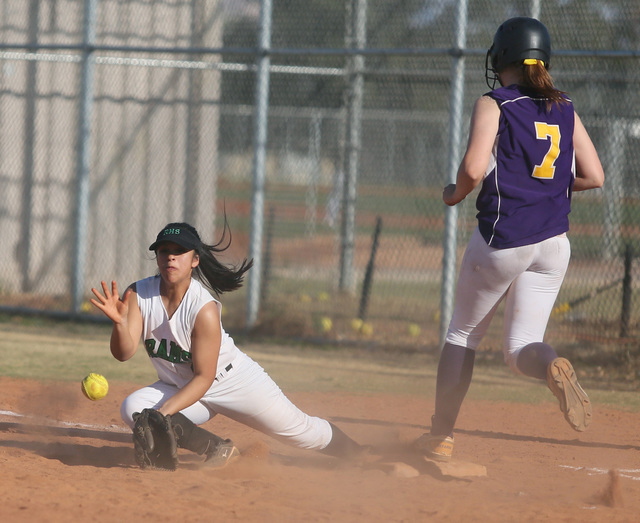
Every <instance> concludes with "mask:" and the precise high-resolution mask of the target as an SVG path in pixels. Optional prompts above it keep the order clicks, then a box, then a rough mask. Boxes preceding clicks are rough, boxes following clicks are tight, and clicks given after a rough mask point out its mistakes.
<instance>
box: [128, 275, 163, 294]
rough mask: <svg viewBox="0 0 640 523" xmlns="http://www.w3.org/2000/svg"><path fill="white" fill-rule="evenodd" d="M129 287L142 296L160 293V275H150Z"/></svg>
mask: <svg viewBox="0 0 640 523" xmlns="http://www.w3.org/2000/svg"><path fill="white" fill-rule="evenodd" d="M129 288H131V289H132V290H133V292H135V293H136V294H137V295H138V296H140V297H141V298H143V299H144V298H150V297H152V296H155V295H159V293H160V276H159V275H156V276H150V277H148V278H144V279H142V280H138V281H137V282H135V283H132V284H131V285H130V286H129Z"/></svg>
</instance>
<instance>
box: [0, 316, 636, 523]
mask: <svg viewBox="0 0 640 523" xmlns="http://www.w3.org/2000/svg"><path fill="white" fill-rule="evenodd" d="M4 320H5V321H3V322H2V323H0V333H1V336H0V338H1V339H0V354H1V356H2V360H3V369H2V372H1V377H0V393H1V395H2V396H1V397H2V398H3V400H2V403H1V404H0V410H1V411H2V412H0V463H2V469H3V475H2V479H0V486H2V487H3V488H1V489H0V492H1V494H0V518H2V520H4V521H17V520H20V521H40V520H44V519H46V520H48V521H70V520H72V521H75V520H85V519H91V520H93V521H105V522H110V521H119V520H122V519H124V518H126V519H130V518H133V517H136V518H144V519H153V520H154V521H175V520H176V519H179V520H181V521H212V520H232V521H233V520H243V521H418V520H430V521H460V520H463V519H464V520H466V521H487V520H489V519H490V520H492V521H513V520H515V519H517V520H519V521H543V520H551V519H553V520H562V521H602V520H604V519H605V518H606V519H608V520H611V521H635V520H637V514H638V510H640V469H639V468H638V467H637V466H636V464H637V461H638V451H639V450H640V443H639V441H638V436H637V434H638V432H639V429H640V417H639V413H640V403H639V402H638V397H637V393H636V392H635V391H630V390H618V388H617V387H616V386H615V383H612V382H610V381H609V380H604V379H598V378H597V376H596V375H595V374H596V373H594V372H591V371H593V369H589V368H588V367H586V366H582V367H578V366H577V370H578V373H579V375H580V376H581V380H582V383H583V385H584V386H585V388H587V390H588V391H589V394H590V396H591V399H592V401H593V403H594V422H593V424H592V426H591V427H590V429H589V430H588V431H587V432H585V433H577V432H574V431H572V430H571V429H570V428H569V427H568V425H567V424H566V422H565V421H564V420H563V418H562V415H561V413H560V412H559V410H558V407H557V403H556V402H555V400H554V398H553V397H552V395H551V394H550V393H549V391H548V390H547V389H546V387H545V386H544V385H542V384H540V383H538V382H536V381H534V380H529V379H523V378H517V377H515V376H513V375H511V374H510V372H509V371H508V370H507V369H506V367H505V366H504V365H503V364H502V363H501V362H500V361H498V360H497V359H496V358H495V357H492V356H491V353H488V354H484V355H480V357H479V361H478V365H477V366H476V372H475V376H474V380H473V383H472V386H471V390H470V392H469V396H468V399H467V401H466V402H465V404H464V406H463V410H462V412H461V415H460V419H459V423H458V428H457V432H456V457H457V458H458V459H460V460H464V461H470V462H473V463H476V464H479V465H482V466H484V467H486V476H481V477H452V476H450V475H447V474H443V473H442V472H441V471H440V470H439V469H437V468H436V467H434V466H431V465H429V464H427V463H426V462H424V461H422V460H421V459H420V458H419V456H416V455H414V454H413V453H411V452H410V450H409V444H410V442H411V441H412V440H413V439H415V438H416V437H418V436H419V435H420V434H422V433H423V432H424V431H426V430H428V427H429V418H430V415H431V413H432V412H433V394H434V384H435V370H436V364H437V354H435V353H433V352H430V351H410V350H402V351H400V350H398V351H395V352H392V351H389V350H388V349H387V350H379V349H377V348H375V347H369V348H367V347H350V348H336V347H335V346H332V347H324V346H320V345H301V344H295V343H290V344H288V345H282V344H275V343H269V344H267V343H258V342H256V341H255V340H253V341H252V340H249V339H246V340H243V339H242V337H238V338H237V341H238V343H239V345H240V346H241V348H243V349H244V350H245V351H246V352H247V353H248V354H249V355H251V356H252V357H254V358H255V359H256V360H257V361H258V362H260V363H261V364H262V365H263V367H264V368H265V369H266V370H267V372H269V374H270V375H271V376H272V377H273V378H274V379H275V380H276V382H277V383H278V384H279V385H280V386H281V388H282V389H283V390H284V391H285V392H286V393H287V395H288V396H289V397H290V398H291V399H292V400H293V401H294V402H295V403H296V404H298V405H299V406H300V407H301V408H303V409H304V410H305V411H307V412H309V413H311V414H315V415H320V416H324V417H327V418H328V419H330V420H332V421H333V422H334V423H336V424H337V425H339V426H340V427H341V428H342V429H343V430H345V431H346V432H347V433H349V434H350V435H352V436H353V437H355V438H356V439H357V440H358V441H361V442H362V443H366V444H370V445H372V446H373V448H374V451H375V453H376V455H377V456H378V457H377V458H376V460H374V461H373V462H372V463H369V464H366V465H359V466H357V465H353V464H346V463H339V462H336V461H335V460H333V459H332V458H328V457H326V456H323V455H320V454H318V453H315V452H309V451H301V450H298V449H293V448H290V447H287V446H284V445H282V444H280V443H279V442H276V441H274V440H272V439H270V438H268V437H266V436H264V435H262V434H260V433H257V432H255V431H253V430H251V429H248V428H247V427H245V426H242V425H239V424H237V423H235V422H232V421H230V420H228V419H226V418H223V417H219V418H216V419H214V420H212V421H210V422H209V423H208V424H207V428H209V429H211V430H214V431H215V432H217V433H219V434H221V435H223V436H225V437H231V438H233V439H234V441H235V442H236V444H237V445H238V446H239V448H240V449H241V451H242V457H241V458H240V460H238V461H237V462H235V463H234V464H232V465H230V466H229V467H227V468H225V469H223V470H207V469H203V468H200V467H199V464H198V463H197V462H196V461H195V460H194V457H193V456H192V455H190V454H188V453H187V454H181V466H180V468H179V469H178V471H176V472H175V473H164V472H150V471H141V470H139V469H138V468H137V467H136V466H135V464H134V461H133V453H132V445H131V441H130V434H129V432H128V430H127V429H126V428H125V427H124V426H123V423H122V421H121V420H120V416H119V405H120V402H121V401H122V399H123V398H124V396H125V395H126V394H128V393H130V392H132V391H133V390H135V389H136V388H137V387H139V386H140V385H143V384H146V383H149V382H151V381H153V380H154V379H155V376H154V374H153V371H152V368H151V365H150V363H149V362H148V361H146V355H144V353H143V352H139V353H138V354H137V355H136V356H135V357H134V359H133V360H132V361H130V362H127V363H124V364H122V363H118V362H117V361H115V360H114V359H113V358H111V356H110V355H109V351H108V338H109V328H108V327H107V326H100V325H98V326H96V325H87V324H74V323H56V322H49V321H43V320H33V319H25V318H16V317H13V318H4ZM90 371H93V372H100V373H102V374H104V375H105V376H107V377H108V379H109V382H110V393H109V395H108V396H107V397H106V398H105V399H104V400H101V401H98V402H90V401H89V400H86V399H85V398H84V397H83V396H82V394H81V392H80V386H79V382H80V380H81V379H82V377H83V376H84V375H85V374H86V373H88V372H90ZM590 374H593V376H594V377H589V375H590ZM610 471H614V472H615V473H616V474H617V479H616V482H615V485H616V486H615V488H612V487H611V485H612V482H611V479H610V475H609V474H610Z"/></svg>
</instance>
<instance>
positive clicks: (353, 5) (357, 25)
mask: <svg viewBox="0 0 640 523" xmlns="http://www.w3.org/2000/svg"><path fill="white" fill-rule="evenodd" d="M348 5H349V12H348V16H347V48H349V49H364V47H365V43H366V33H367V18H366V13H367V0H351V2H350V3H349V4H348ZM363 69H364V56H362V55H360V54H356V55H353V56H351V57H350V58H349V69H348V75H349V76H348V82H349V85H348V86H347V100H346V104H347V122H346V125H347V132H346V136H345V138H346V145H345V149H346V151H345V153H346V154H345V176H344V186H343V191H342V228H341V238H340V245H341V249H340V281H339V287H340V290H347V291H353V290H354V289H355V278H354V275H353V256H354V255H353V250H354V245H355V227H356V224H355V222H356V196H357V183H358V170H359V168H360V150H361V148H362V143H361V142H362V132H361V131H362V99H363V91H364V77H363V75H362V72H363Z"/></svg>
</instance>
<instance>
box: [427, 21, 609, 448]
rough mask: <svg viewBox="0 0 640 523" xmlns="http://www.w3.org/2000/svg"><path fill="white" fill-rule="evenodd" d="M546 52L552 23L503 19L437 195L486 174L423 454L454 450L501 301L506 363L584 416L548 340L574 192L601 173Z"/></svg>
mask: <svg viewBox="0 0 640 523" xmlns="http://www.w3.org/2000/svg"><path fill="white" fill-rule="evenodd" d="M550 57H551V42H550V37H549V33H548V31H547V29H546V27H545V26H544V25H543V24H542V23H541V22H539V21H538V20H535V19H533V18H525V17H518V18H512V19H510V20H507V21H506V22H504V23H503V24H502V25H501V26H500V27H499V28H498V30H497V32H496V34H495V37H494V40H493V45H492V46H491V48H490V49H489V51H488V52H487V62H486V67H485V69H486V78H487V84H488V85H489V87H490V88H491V89H492V91H491V92H489V93H487V94H485V95H484V96H482V97H480V98H479V99H478V100H477V102H476V104H475V107H474V110H473V115H472V118H471V128H470V134H469V142H468V145H467V150H466V152H465V155H464V158H463V160H462V162H461V165H460V168H459V169H458V173H457V178H456V183H455V184H451V185H448V186H447V187H445V189H444V191H443V194H442V198H443V200H444V202H445V203H446V204H447V205H456V204H458V203H459V202H461V201H462V200H464V199H465V197H466V196H467V195H468V194H469V193H470V192H471V191H472V190H473V189H474V188H475V187H476V186H477V185H478V184H480V183H481V182H482V188H481V190H480V193H479V195H478V197H477V200H476V206H477V209H478V214H477V218H478V227H477V229H476V230H475V231H474V233H473V235H472V237H471V239H470V241H469V244H468V246H467V249H466V252H465V255H464V257H463V260H462V265H461V267H460V274H459V278H458V283H457V291H456V301H455V309H454V312H453V317H452V319H451V322H450V324H449V329H448V332H447V336H446V341H445V345H444V347H443V350H442V353H441V356H440V362H439V364H438V375H437V380H436V405H435V414H434V415H433V417H432V423H431V431H430V433H427V434H424V435H422V436H421V437H420V438H419V439H418V440H417V441H416V443H415V445H416V448H417V449H418V450H419V451H421V452H422V453H424V455H425V456H426V457H427V458H431V459H436V460H442V461H446V460H448V459H450V457H451V454H452V451H453V442H454V440H453V429H454V425H455V422H456V419H457V417H458V413H459V411H460V407H461V405H462V402H463V400H464V397H465V395H466V393H467V390H468V388H469V385H470V383H471V376H472V373H473V365H474V358H475V351H476V349H477V348H478V346H479V345H480V341H481V340H482V338H483V336H484V335H485V333H486V331H487V328H488V326H489V323H490V322H491V319H492V317H493V315H494V313H495V311H496V308H497V307H498V304H499V303H501V302H502V301H503V300H504V303H505V307H504V310H505V312H504V314H505V317H504V336H503V351H504V359H505V362H506V363H507V365H508V366H509V367H510V368H511V369H512V370H513V371H514V372H516V373H518V374H523V375H525V376H530V377H534V378H539V379H542V380H546V381H547V384H548V386H549V388H550V389H551V391H552V392H553V394H554V395H555V396H556V397H557V398H558V401H559V403H560V410H561V411H562V412H563V414H564V416H565V419H566V420H567V421H568V422H569V424H570V425H571V427H573V428H574V429H575V430H577V431H584V430H585V429H586V428H587V427H588V425H589V423H590V421H591V403H590V401H589V398H588V397H587V394H586V393H585V392H584V390H583V389H582V388H581V387H580V384H579V383H578V381H577V379H576V374H575V372H574V369H573V367H572V366H571V363H569V361H568V360H566V359H565V358H560V357H558V354H557V353H556V352H555V350H554V349H553V348H552V347H551V346H550V345H548V344H546V343H544V341H543V339H544V333H545V330H546V327H547V322H548V320H549V316H550V314H551V310H552V308H553V304H554V302H555V300H556V297H557V295H558V292H559V290H560V286H561V285H562V281H563V278H564V275H565V272H566V270H567V265H568V263H569V258H570V245H569V240H568V238H567V236H566V232H567V231H568V229H569V219H568V215H569V212H570V208H571V194H572V192H573V191H584V190H587V189H593V188H597V187H601V186H602V184H603V182H604V173H603V170H602V165H601V164H600V160H599V159H598V154H597V152H596V150H595V148H594V146H593V143H592V142H591V139H590V138H589V135H588V134H587V131H586V130H585V128H584V126H583V125H582V122H581V121H580V118H579V117H578V115H577V114H576V113H575V111H574V109H573V104H572V103H571V100H570V99H569V98H568V96H567V95H566V93H564V92H562V91H559V90H558V89H556V88H555V87H554V85H553V81H552V79H551V76H550V75H549V73H548V71H547V69H548V68H549V60H550ZM496 80H498V81H499V82H500V85H501V87H499V88H497V89H495V82H496Z"/></svg>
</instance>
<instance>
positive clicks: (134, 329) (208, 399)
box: [91, 223, 362, 461]
mask: <svg viewBox="0 0 640 523" xmlns="http://www.w3.org/2000/svg"><path fill="white" fill-rule="evenodd" d="M226 230H227V229H226V223H225V232H226ZM223 239H224V234H223ZM221 242H222V240H221ZM221 242H220V243H221ZM220 243H218V244H216V245H206V244H204V243H202V241H201V240H200V237H199V235H198V233H197V231H196V230H195V229H194V228H193V227H192V226H190V225H189V224H186V223H172V224H168V225H167V226H166V227H165V228H164V229H163V230H162V231H161V232H160V233H159V234H158V237H157V239H156V241H155V242H154V243H153V244H152V245H151V246H150V247H149V250H152V251H155V252H156V258H157V264H158V269H159V274H158V275H157V276H153V277H150V278H146V279H143V280H140V281H138V282H136V283H135V284H133V285H131V286H130V287H129V289H127V291H126V292H125V294H124V296H123V298H122V299H120V298H119V294H118V289H117V285H116V283H115V282H112V286H111V289H109V287H108V285H107V284H106V282H104V281H103V282H102V293H101V292H99V291H98V290H96V289H92V291H93V293H94V295H95V296H96V298H95V299H92V300H91V301H92V303H93V304H94V305H95V306H96V307H98V308H99V309H100V310H102V311H103V312H104V313H105V314H106V315H107V316H108V317H109V318H110V319H111V320H112V321H113V324H114V325H113V332H112V337H111V352H112V354H113V355H114V356H115V357H116V358H117V359H118V360H121V361H125V360H127V359H129V358H131V357H132V356H133V354H134V353H135V352H136V350H137V347H138V345H139V343H138V342H139V340H140V339H142V341H143V344H144V347H145V349H146V352H147V354H148V355H149V357H150V359H151V362H152V363H153V365H154V367H155V369H156V371H157V373H158V381H156V382H155V383H153V384H152V385H149V386H147V387H144V388H142V389H140V390H138V391H136V392H134V393H133V394H131V395H130V396H129V397H127V398H126V399H125V400H124V402H123V403H122V407H121V415H122V419H123V420H124V421H125V422H126V423H127V424H128V425H129V426H130V427H132V428H133V426H134V420H133V415H134V413H136V412H141V411H142V410H143V409H145V408H152V409H157V410H158V411H160V412H161V413H162V414H164V415H171V418H172V420H173V423H174V425H178V426H179V430H178V432H179V435H181V437H179V438H178V445H179V446H180V447H183V448H186V449H189V450H193V451H194V452H197V453H198V454H205V459H207V460H210V459H214V458H215V460H216V461H220V459H219V458H220V456H219V455H220V453H222V454H224V457H225V459H226V458H227V457H232V456H233V455H237V453H238V451H237V449H236V448H235V447H234V446H233V444H232V443H231V441H230V440H223V439H222V438H219V437H218V436H216V435H214V434H211V433H210V432H208V431H205V430H204V429H202V428H200V427H197V425H201V424H202V423H205V422H206V421H208V420H210V419H211V418H212V417H214V416H215V415H216V414H223V415H225V416H227V417H229V418H231V419H233V420H236V421H238V422H240V423H243V424H245V425H248V426H250V427H252V428H254V429H256V430H259V431H261V432H264V433H266V434H269V435H270V436H272V437H274V438H277V439H279V440H281V441H284V442H286V443H289V444H291V445H294V446H296V447H299V448H304V449H315V450H321V451H323V452H325V453H326V454H329V455H333V456H338V457H350V456H353V455H355V454H358V453H359V452H361V450H362V447H360V445H358V444H357V443H356V442H354V441H353V440H351V439H350V438H349V437H348V436H346V435H345V434H344V433H343V432H342V431H341V430H340V429H338V428H337V427H336V426H335V425H333V424H332V423H330V422H328V421H327V420H325V419H322V418H319V417H314V416H309V415H308V414H306V413H304V412H302V411H301V410H300V409H299V408H298V407H296V406H295V405H294V404H293V403H292V402H291V401H290V400H289V399H288V398H287V397H286V396H285V395H284V394H283V392H282V391H281V390H280V388H279V387H278V386H277V385H276V383H275V382H274V381H273V380H272V379H271V378H270V377H269V376H268V375H267V373H266V372H265V371H264V369H262V367H261V366H260V365H258V364H257V363H256V362H255V361H253V360H252V359H251V358H250V357H249V356H247V355H246V354H245V353H243V352H242V351H240V350H239V349H238V347H237V346H236V345H235V343H234V341H233V339H232V338H231V337H230V336H229V335H228V334H227V333H226V332H225V330H224V328H223V326H222V322H221V319H220V311H221V304H220V302H219V301H217V300H216V299H214V298H213V297H212V295H211V294H210V292H209V289H210V290H212V291H214V292H215V293H217V294H220V293H222V292H226V291H230V290H233V289H236V288H238V287H239V286H240V285H241V283H242V279H243V275H244V273H245V272H246V271H247V270H249V268H250V267H251V265H252V264H251V262H247V261H246V260H245V262H244V263H243V264H242V265H241V267H240V268H238V269H232V268H229V267H226V266H224V265H222V264H221V263H219V262H218V261H217V259H216V258H215V256H214V255H213V253H215V252H221V251H222V250H224V249H225V248H226V247H228V243H227V245H226V246H225V247H224V248H218V246H219V245H220ZM194 273H195V276H197V278H198V279H195V277H192V274H194ZM201 282H204V283H205V284H206V285H207V286H208V287H209V289H207V288H206V287H205V286H204V285H203V283H201ZM222 461H224V460H222Z"/></svg>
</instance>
